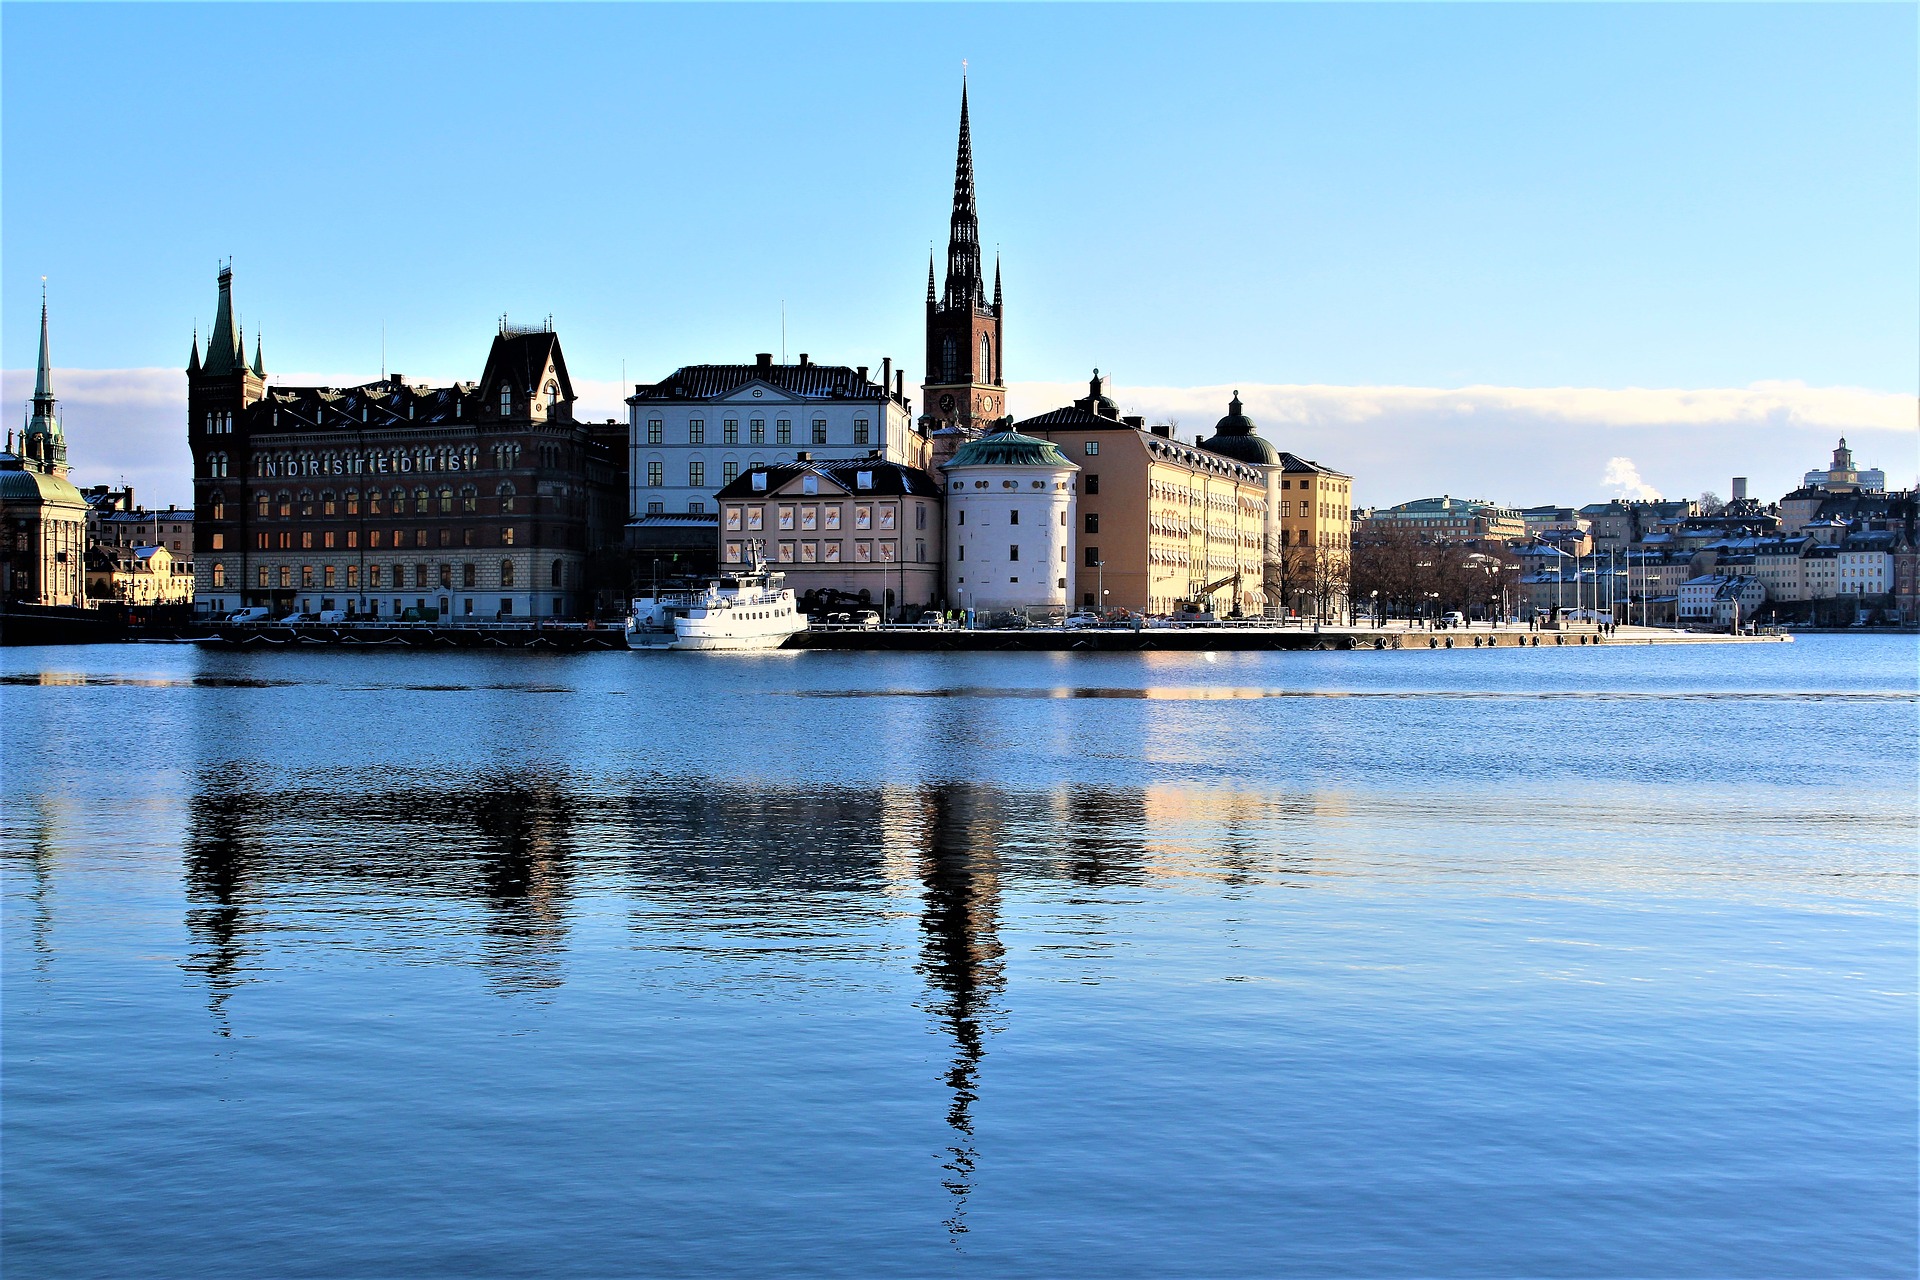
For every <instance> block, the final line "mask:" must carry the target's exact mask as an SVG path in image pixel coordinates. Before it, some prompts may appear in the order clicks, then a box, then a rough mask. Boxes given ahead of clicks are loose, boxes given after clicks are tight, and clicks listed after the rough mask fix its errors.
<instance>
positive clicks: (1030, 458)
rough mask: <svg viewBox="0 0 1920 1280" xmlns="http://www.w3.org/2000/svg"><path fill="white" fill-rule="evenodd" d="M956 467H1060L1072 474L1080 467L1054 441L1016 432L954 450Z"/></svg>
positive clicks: (949, 464) (1002, 433)
mask: <svg viewBox="0 0 1920 1280" xmlns="http://www.w3.org/2000/svg"><path fill="white" fill-rule="evenodd" d="M947 467H948V469H949V470H951V469H952V468H954V467H1061V468H1065V469H1069V470H1073V471H1078V470H1079V469H1080V468H1079V467H1077V466H1075V465H1074V464H1073V463H1072V462H1069V461H1068V460H1067V455H1066V454H1064V453H1062V452H1060V446H1058V445H1056V444H1055V443H1054V442H1053V441H1051V440H1041V439H1039V438H1037V437H1035V436H1023V435H1021V434H1020V433H1019V432H1017V431H996V432H994V433H993V434H992V435H990V436H982V437H981V438H980V439H978V440H973V441H969V442H968V443H966V444H963V445H961V446H960V448H959V449H958V450H956V451H955V453H954V455H953V459H952V461H950V462H948V463H947Z"/></svg>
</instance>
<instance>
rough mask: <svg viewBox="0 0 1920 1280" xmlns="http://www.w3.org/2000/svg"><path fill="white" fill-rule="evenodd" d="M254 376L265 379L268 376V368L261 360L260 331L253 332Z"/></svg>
mask: <svg viewBox="0 0 1920 1280" xmlns="http://www.w3.org/2000/svg"><path fill="white" fill-rule="evenodd" d="M253 376H254V377H256V378H264V377H266V376H267V366H266V365H265V364H264V363H262V362H261V359H260V331H259V330H258V329H255V330H254V331H253Z"/></svg>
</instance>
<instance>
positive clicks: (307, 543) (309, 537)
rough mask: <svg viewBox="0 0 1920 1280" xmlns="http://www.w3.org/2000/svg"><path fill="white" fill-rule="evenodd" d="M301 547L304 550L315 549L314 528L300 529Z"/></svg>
mask: <svg viewBox="0 0 1920 1280" xmlns="http://www.w3.org/2000/svg"><path fill="white" fill-rule="evenodd" d="M300 549H301V550H302V551H311V550H312V549H313V530H311V529H302V530H301V531H300Z"/></svg>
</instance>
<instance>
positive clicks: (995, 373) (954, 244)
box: [920, 80, 1007, 452]
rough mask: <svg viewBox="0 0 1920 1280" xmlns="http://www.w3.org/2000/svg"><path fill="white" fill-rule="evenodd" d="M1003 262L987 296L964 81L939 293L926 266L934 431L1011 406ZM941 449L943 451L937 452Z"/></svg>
mask: <svg viewBox="0 0 1920 1280" xmlns="http://www.w3.org/2000/svg"><path fill="white" fill-rule="evenodd" d="M1001 315H1002V307H1001V300H1000V263H999V262H998V260H996V261H995V262H994V264H993V297H992V300H991V301H989V300H988V297H987V285H986V277H985V274H984V270H983V267H982V265H981V260H980V217H979V213H978V211H977V210H976V209H975V207H974V200H973V134H972V130H971V127H970V125H969V123H968V120H967V86H966V81H965V80H962V81H961V83H960V148H959V154H958V155H957V156H956V157H955V160H954V169H953V216H952V217H951V219H949V222H948V228H947V280H946V287H945V289H944V290H942V291H941V292H940V293H939V294H938V295H937V296H936V294H935V292H934V272H933V263H932V261H931V260H929V261H928V263H927V364H926V381H925V382H923V383H922V384H921V386H920V406H921V414H922V416H921V419H920V421H921V425H922V426H923V427H925V428H926V429H927V430H928V431H937V430H941V429H943V428H955V429H958V430H959V431H960V432H961V433H962V434H963V435H965V436H967V437H971V436H973V435H975V434H978V433H979V432H981V431H984V430H985V429H986V428H987V427H988V426H990V425H991V424H992V423H994V422H995V421H997V420H998V419H999V418H1001V417H1002V416H1003V415H1005V413H1006V411H1007V381H1006V371H1005V369H1004V368H1003V367H1002V365H1001V359H1002V348H1001V330H1000V324H1001ZM937 452H944V451H939V450H937Z"/></svg>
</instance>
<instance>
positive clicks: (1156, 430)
mask: <svg viewBox="0 0 1920 1280" xmlns="http://www.w3.org/2000/svg"><path fill="white" fill-rule="evenodd" d="M1127 421H1128V424H1129V425H1132V426H1138V425H1139V423H1140V419H1138V418H1129V419H1128V420H1127ZM1152 431H1153V434H1155V435H1157V436H1161V437H1164V438H1165V439H1168V440H1171V439H1173V424H1172V423H1169V422H1156V423H1154V424H1153V427H1152Z"/></svg>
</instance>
